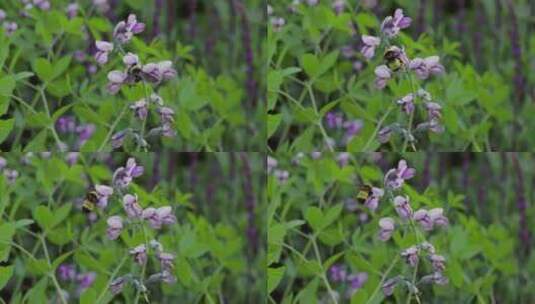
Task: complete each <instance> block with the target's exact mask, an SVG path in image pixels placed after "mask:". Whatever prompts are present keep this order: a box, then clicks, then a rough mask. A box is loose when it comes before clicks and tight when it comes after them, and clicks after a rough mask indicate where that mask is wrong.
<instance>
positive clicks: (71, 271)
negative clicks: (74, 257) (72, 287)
mask: <svg viewBox="0 0 535 304" xmlns="http://www.w3.org/2000/svg"><path fill="white" fill-rule="evenodd" d="M57 271H58V277H59V279H60V280H62V281H68V280H74V278H75V277H76V268H75V266H74V265H72V264H61V265H59V267H58V270H57Z"/></svg>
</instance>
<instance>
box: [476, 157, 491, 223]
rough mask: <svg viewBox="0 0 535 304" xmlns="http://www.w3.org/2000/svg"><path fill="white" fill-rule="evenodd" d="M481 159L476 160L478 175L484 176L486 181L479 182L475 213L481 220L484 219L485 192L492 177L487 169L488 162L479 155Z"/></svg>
mask: <svg viewBox="0 0 535 304" xmlns="http://www.w3.org/2000/svg"><path fill="white" fill-rule="evenodd" d="M480 158H481V161H479V162H478V165H479V176H481V177H483V178H486V182H479V183H478V186H477V187H478V188H477V209H478V210H477V214H478V215H479V218H480V219H481V220H485V219H486V217H485V210H486V208H485V206H484V203H486V201H487V192H488V191H489V189H488V187H489V184H490V183H491V181H492V180H493V178H492V173H491V172H490V170H489V166H490V164H489V162H488V160H487V158H486V157H484V156H481V157H480Z"/></svg>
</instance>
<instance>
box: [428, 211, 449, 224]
mask: <svg viewBox="0 0 535 304" xmlns="http://www.w3.org/2000/svg"><path fill="white" fill-rule="evenodd" d="M443 213H444V210H443V209H442V208H433V209H431V210H429V212H428V214H429V217H430V218H431V221H433V224H434V225H437V226H441V227H445V226H448V224H449V221H448V218H446V217H445V216H444V214H443Z"/></svg>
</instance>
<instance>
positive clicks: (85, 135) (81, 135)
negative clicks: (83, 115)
mask: <svg viewBox="0 0 535 304" xmlns="http://www.w3.org/2000/svg"><path fill="white" fill-rule="evenodd" d="M95 130H96V127H95V125H94V124H85V125H79V126H77V127H76V133H78V145H79V146H82V145H83V144H84V143H85V142H86V141H87V140H88V139H89V138H91V136H93V133H95Z"/></svg>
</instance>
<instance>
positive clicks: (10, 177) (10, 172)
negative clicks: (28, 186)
mask: <svg viewBox="0 0 535 304" xmlns="http://www.w3.org/2000/svg"><path fill="white" fill-rule="evenodd" d="M4 177H5V178H6V181H7V183H8V184H10V185H12V184H14V183H15V181H16V180H17V178H18V177H19V171H17V170H14V169H7V168H6V169H4Z"/></svg>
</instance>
